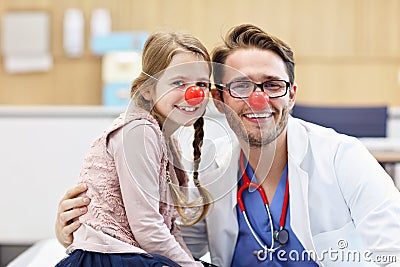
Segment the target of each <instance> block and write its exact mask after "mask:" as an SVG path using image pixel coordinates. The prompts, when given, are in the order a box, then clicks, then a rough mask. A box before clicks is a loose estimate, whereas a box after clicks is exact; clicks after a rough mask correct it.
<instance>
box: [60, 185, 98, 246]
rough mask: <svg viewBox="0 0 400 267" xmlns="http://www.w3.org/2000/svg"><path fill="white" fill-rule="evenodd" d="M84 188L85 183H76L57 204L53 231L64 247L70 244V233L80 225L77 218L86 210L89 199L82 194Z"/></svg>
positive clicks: (85, 188)
mask: <svg viewBox="0 0 400 267" xmlns="http://www.w3.org/2000/svg"><path fill="white" fill-rule="evenodd" d="M86 190H87V185H86V184H78V185H76V186H75V187H73V188H71V189H69V190H68V191H67V192H66V193H65V195H64V197H63V198H62V199H61V201H60V203H59V204H58V212H57V220H56V227H55V228H56V229H55V231H56V236H57V239H58V241H59V242H60V243H61V244H62V245H63V246H64V247H68V246H69V245H71V244H72V241H73V239H74V237H73V235H72V233H73V232H74V231H75V230H76V229H78V228H79V226H80V225H81V223H80V222H79V220H78V218H79V216H81V215H82V214H85V213H86V212H87V205H88V204H89V203H90V199H89V198H88V197H87V196H86V195H84V194H83V193H84V192H86ZM81 194H83V195H81Z"/></svg>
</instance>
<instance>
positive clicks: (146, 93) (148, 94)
mask: <svg viewBox="0 0 400 267" xmlns="http://www.w3.org/2000/svg"><path fill="white" fill-rule="evenodd" d="M140 94H141V95H142V96H143V98H144V99H145V100H147V101H151V100H152V94H151V92H150V89H145V90H142V91H140Z"/></svg>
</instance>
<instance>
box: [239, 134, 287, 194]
mask: <svg viewBox="0 0 400 267" xmlns="http://www.w3.org/2000/svg"><path fill="white" fill-rule="evenodd" d="M286 133H287V131H284V132H282V134H280V135H279V136H278V138H277V139H276V140H275V142H273V143H271V144H268V145H265V146H262V147H250V148H249V147H248V145H247V148H245V147H246V144H244V143H241V145H242V149H243V151H244V153H245V155H246V157H247V159H248V162H249V164H250V166H251V167H252V169H253V171H254V174H255V176H256V177H257V180H258V183H259V184H261V185H262V186H263V188H264V190H265V191H266V193H267V195H268V199H272V197H273V195H274V194H275V190H276V187H277V185H278V183H279V180H280V178H281V175H282V172H283V170H284V168H285V166H286V163H287V160H288V154H287V135H286Z"/></svg>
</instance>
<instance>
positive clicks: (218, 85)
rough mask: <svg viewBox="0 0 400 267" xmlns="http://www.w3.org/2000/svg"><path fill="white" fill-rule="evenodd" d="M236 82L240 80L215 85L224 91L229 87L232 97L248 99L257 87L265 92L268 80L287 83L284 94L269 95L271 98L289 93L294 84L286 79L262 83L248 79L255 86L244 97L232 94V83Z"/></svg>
mask: <svg viewBox="0 0 400 267" xmlns="http://www.w3.org/2000/svg"><path fill="white" fill-rule="evenodd" d="M235 82H238V81H234V82H230V83H226V84H215V87H216V88H217V89H218V91H220V92H223V91H224V89H223V87H225V88H227V89H228V92H229V95H230V96H231V97H233V98H239V99H246V98H249V97H250V95H251V93H253V92H254V91H255V90H257V88H260V89H261V91H263V92H265V90H264V88H263V87H264V84H265V83H268V82H284V83H285V85H286V87H285V92H284V93H283V94H282V95H279V96H269V98H279V97H283V96H285V95H286V94H287V92H288V91H289V89H290V87H291V85H292V84H291V83H290V82H288V81H285V80H268V81H264V82H262V83H255V82H252V81H246V82H251V83H252V84H253V85H254V88H253V91H252V92H251V93H250V95H249V96H246V97H242V96H234V95H232V92H231V88H230V87H231V84H232V83H235ZM267 94H268V92H267Z"/></svg>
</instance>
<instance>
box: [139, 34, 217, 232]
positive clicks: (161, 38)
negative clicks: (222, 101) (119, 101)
mask: <svg viewBox="0 0 400 267" xmlns="http://www.w3.org/2000/svg"><path fill="white" fill-rule="evenodd" d="M178 53H193V54H194V55H196V56H198V57H201V58H202V59H203V60H204V61H206V62H208V64H209V70H210V73H209V75H211V63H210V61H211V59H210V55H209V54H208V52H207V49H206V48H205V47H204V45H203V44H202V43H201V42H200V41H199V40H198V39H197V38H195V37H194V36H193V35H191V34H188V33H183V32H156V33H153V34H152V35H151V36H150V37H149V38H148V39H147V41H146V43H145V45H144V48H143V53H142V73H141V74H140V75H139V76H138V77H137V78H136V79H135V80H134V81H133V83H132V87H131V97H132V99H133V100H134V101H135V105H136V106H138V107H141V108H143V109H145V110H147V111H149V112H150V114H152V115H153V117H155V119H156V120H157V121H158V122H159V124H160V125H161V121H163V120H162V118H161V117H160V115H159V114H158V112H157V110H156V109H155V107H154V103H152V102H151V101H149V100H146V99H145V98H144V97H143V95H142V94H141V93H140V92H138V90H139V89H141V90H142V89H143V88H145V90H146V89H148V90H152V89H153V88H155V85H156V82H157V79H154V77H156V76H157V75H158V74H159V73H162V71H164V70H165V69H166V68H167V67H168V65H169V64H170V63H171V61H172V58H173V56H175V55H176V54H178ZM203 124H204V120H203V117H200V118H198V119H197V120H196V122H195V123H194V125H193V126H194V130H195V133H194V136H195V137H194V140H193V154H194V155H193V156H194V163H193V165H194V166H193V181H194V184H195V185H196V188H197V189H198V191H199V193H200V199H198V200H195V201H193V202H190V203H189V202H188V201H187V198H186V196H185V194H184V193H183V192H182V191H180V190H179V188H177V187H176V186H175V185H173V184H172V183H169V185H170V189H171V190H170V191H171V196H172V199H173V201H174V205H175V208H176V209H177V211H178V213H179V214H180V215H181V217H182V218H183V223H184V224H185V225H193V224H195V223H197V222H199V221H200V220H202V219H203V218H204V217H205V215H206V214H207V212H208V210H209V208H210V205H211V203H212V197H211V194H210V193H209V192H208V191H207V190H206V189H205V188H204V187H202V186H201V185H200V182H199V179H198V176H199V172H198V168H199V164H200V160H201V158H200V155H201V145H202V143H203V136H204V132H203ZM160 127H161V126H160ZM198 206H202V209H200V210H198ZM185 208H194V210H198V211H197V212H196V211H195V213H194V218H192V217H191V216H188V215H187V214H185V212H184V209H185Z"/></svg>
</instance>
